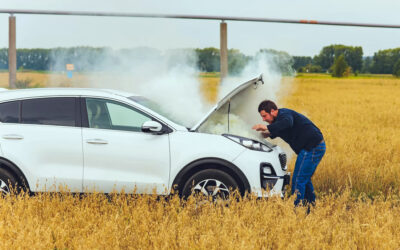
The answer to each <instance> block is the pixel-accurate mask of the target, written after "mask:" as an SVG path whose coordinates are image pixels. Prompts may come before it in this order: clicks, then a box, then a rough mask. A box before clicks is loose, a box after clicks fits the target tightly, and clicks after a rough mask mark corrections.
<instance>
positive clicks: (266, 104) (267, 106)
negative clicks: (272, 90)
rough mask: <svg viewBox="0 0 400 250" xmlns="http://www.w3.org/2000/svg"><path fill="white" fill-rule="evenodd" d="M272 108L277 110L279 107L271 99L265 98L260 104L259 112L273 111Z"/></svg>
mask: <svg viewBox="0 0 400 250" xmlns="http://www.w3.org/2000/svg"><path fill="white" fill-rule="evenodd" d="M271 109H275V110H277V109H278V107H277V106H276V104H275V103H274V102H273V101H270V100H264V101H262V102H261V103H260V105H258V112H261V110H264V111H265V112H267V113H270V112H271Z"/></svg>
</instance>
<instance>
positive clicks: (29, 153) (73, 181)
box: [0, 97, 83, 192]
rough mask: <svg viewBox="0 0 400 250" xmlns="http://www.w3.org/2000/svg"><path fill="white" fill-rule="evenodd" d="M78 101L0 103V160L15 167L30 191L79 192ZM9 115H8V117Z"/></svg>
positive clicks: (81, 168) (80, 140)
mask: <svg viewBox="0 0 400 250" xmlns="http://www.w3.org/2000/svg"><path fill="white" fill-rule="evenodd" d="M78 104H79V99H78V98H74V97H52V98H34V99H26V100H19V101H14V102H6V103H1V104H0V113H2V114H6V115H5V116H4V117H3V116H2V121H1V123H0V145H1V149H2V153H3V157H4V158H6V159H8V160H10V161H12V162H13V163H14V164H16V165H17V166H18V167H19V168H20V169H21V170H22V171H23V173H24V174H25V176H26V178H27V179H28V182H29V185H30V189H31V191H59V190H60V188H61V189H65V188H68V189H70V190H71V191H73V192H81V191H82V181H83V153H82V129H81V127H80V119H81V116H80V109H79V107H80V105H78ZM7 113H8V114H7Z"/></svg>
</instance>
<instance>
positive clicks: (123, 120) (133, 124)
mask: <svg viewBox="0 0 400 250" xmlns="http://www.w3.org/2000/svg"><path fill="white" fill-rule="evenodd" d="M85 108H86V110H85V111H86V115H87V117H85V118H87V123H88V124H87V125H88V127H87V128H83V130H82V132H83V134H82V135H83V153H84V178H83V181H84V188H85V191H88V192H91V191H94V190H96V191H102V192H106V193H109V192H112V191H118V192H120V191H122V190H125V191H126V192H132V191H134V192H137V193H153V192H156V193H158V194H161V193H164V192H165V190H166V188H167V185H168V180H169V171H170V155H169V136H168V134H151V133H144V132H142V131H141V127H142V124H143V123H144V122H145V121H150V120H153V118H152V117H151V116H149V115H147V114H145V113H144V112H141V111H139V110H138V109H135V108H134V107H132V106H130V105H127V104H124V103H122V102H119V101H114V100H107V99H98V98H86V105H85Z"/></svg>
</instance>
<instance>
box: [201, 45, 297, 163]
mask: <svg viewBox="0 0 400 250" xmlns="http://www.w3.org/2000/svg"><path fill="white" fill-rule="evenodd" d="M276 59H277V58H276V57H275V56H274V55H271V54H269V53H267V52H265V53H260V54H258V55H256V56H255V57H254V59H253V60H251V61H250V62H249V63H248V64H247V66H246V67H245V69H244V70H243V72H242V73H241V75H240V76H238V77H230V78H227V79H225V80H224V81H223V82H222V83H221V86H220V91H219V95H218V96H219V99H222V98H223V97H224V96H226V95H227V94H228V93H229V92H231V91H232V90H233V89H235V88H236V87H238V86H239V85H240V84H242V83H244V82H247V81H248V80H250V79H253V78H255V77H258V76H260V75H261V74H262V75H263V79H264V84H262V85H261V84H259V85H258V87H257V89H255V88H254V87H250V88H249V89H247V90H245V91H242V92H241V93H239V94H238V95H236V96H235V97H234V98H233V99H231V102H230V107H228V104H226V105H224V106H223V107H221V109H220V110H219V111H218V112H216V113H215V114H214V115H213V116H212V117H211V118H210V119H209V121H207V122H206V123H205V124H204V125H202V127H201V128H200V131H201V132H205V133H213V134H222V133H230V134H235V135H240V136H243V137H248V138H254V139H258V140H261V141H263V140H265V139H264V138H263V137H262V136H261V134H260V133H259V132H256V131H254V130H252V129H251V127H252V126H253V125H255V124H260V123H264V124H265V122H263V121H262V119H261V117H260V114H259V112H258V105H259V104H260V102H262V101H263V100H266V99H269V100H272V101H274V102H275V103H276V104H277V105H278V107H280V101H281V100H280V98H279V96H281V94H282V93H281V92H282V90H283V85H282V84H283V82H284V81H283V80H284V79H283V73H282V72H281V71H280V68H279V67H278V65H276ZM286 80H287V79H286ZM289 82H290V80H289ZM287 83H288V81H286V84H287ZM289 84H290V83H289ZM278 93H279V94H280V95H278ZM228 109H230V115H229V126H228V115H227V114H228ZM267 140H269V141H270V139H267ZM272 142H273V143H276V144H278V145H280V146H282V147H283V148H284V149H285V151H286V152H289V157H290V156H291V155H292V151H291V150H290V148H289V147H288V145H287V144H285V143H282V141H281V140H280V139H275V140H273V141H272Z"/></svg>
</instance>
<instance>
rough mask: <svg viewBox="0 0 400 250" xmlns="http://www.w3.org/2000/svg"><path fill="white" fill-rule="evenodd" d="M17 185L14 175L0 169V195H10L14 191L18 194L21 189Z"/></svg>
mask: <svg viewBox="0 0 400 250" xmlns="http://www.w3.org/2000/svg"><path fill="white" fill-rule="evenodd" d="M16 183H17V180H16V179H15V177H14V175H13V174H12V173H10V172H9V171H8V170H5V169H3V168H0V195H7V194H10V193H11V191H12V190H15V191H17V192H18V190H19V188H18V187H17V186H16ZM13 188H15V189H13Z"/></svg>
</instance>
